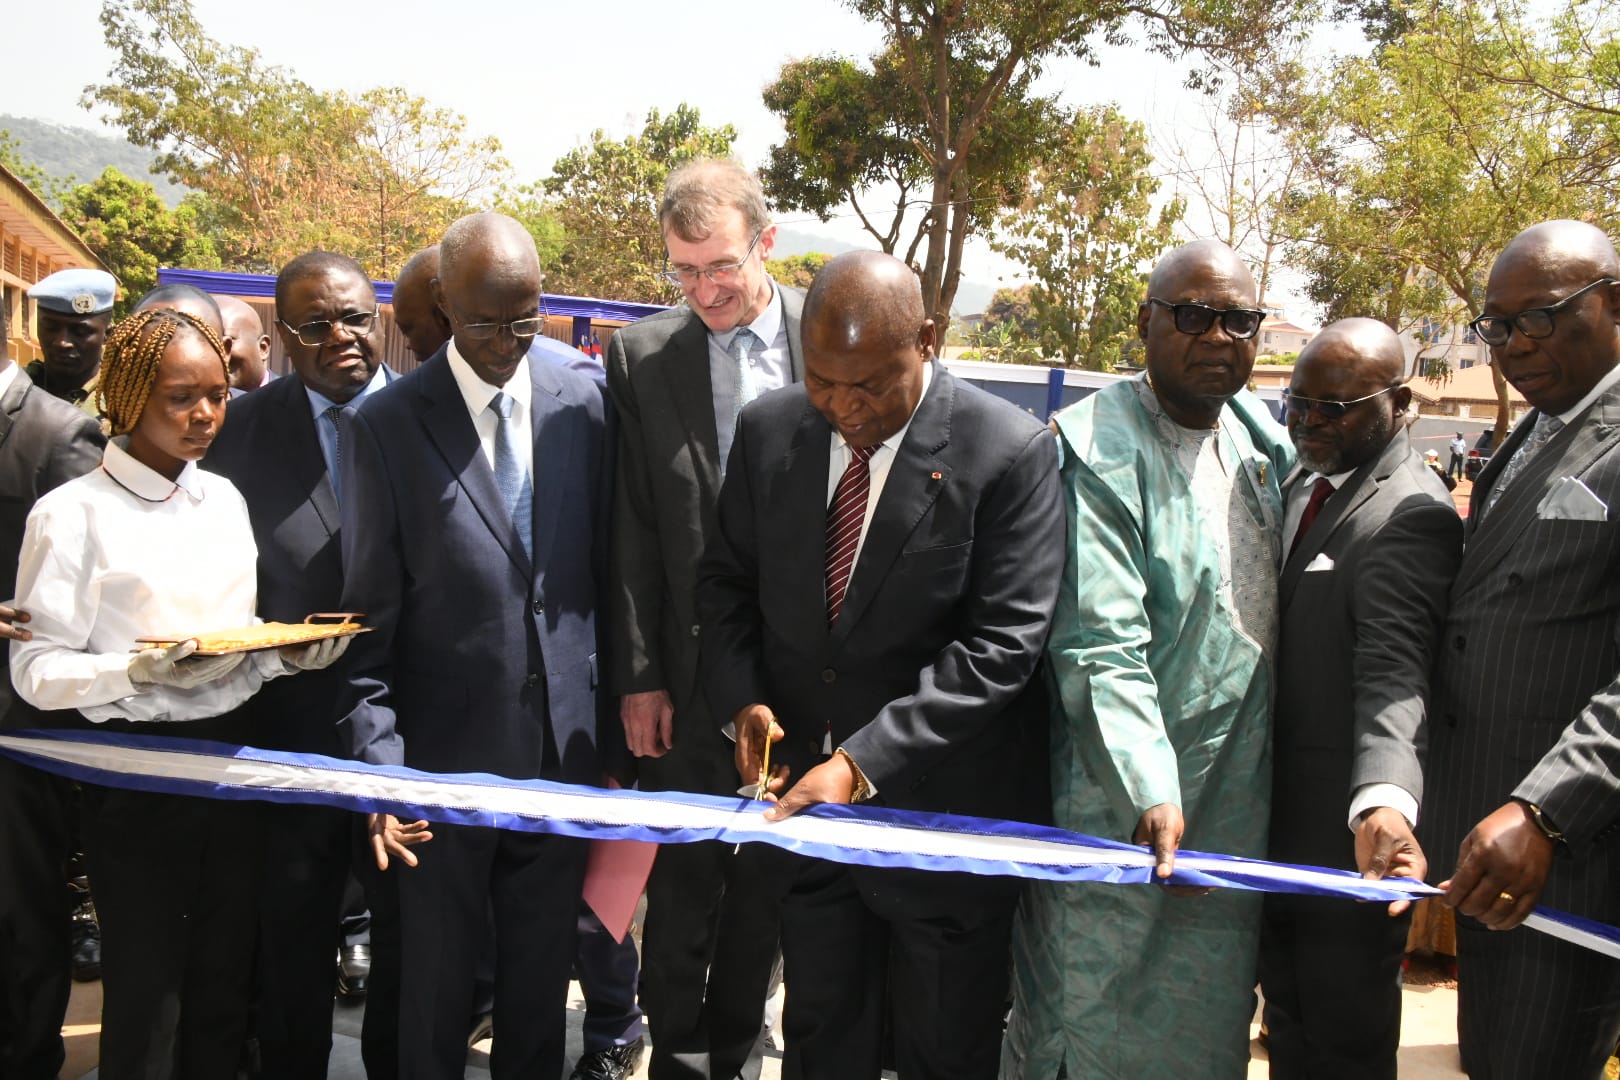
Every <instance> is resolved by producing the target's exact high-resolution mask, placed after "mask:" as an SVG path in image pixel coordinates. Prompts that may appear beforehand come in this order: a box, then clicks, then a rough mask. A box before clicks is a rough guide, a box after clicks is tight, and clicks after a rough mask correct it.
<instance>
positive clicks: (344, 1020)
mask: <svg viewBox="0 0 1620 1080" xmlns="http://www.w3.org/2000/svg"><path fill="white" fill-rule="evenodd" d="M1403 1004H1404V1011H1403V1013H1402V1021H1401V1052H1400V1075H1401V1080H1438V1078H1441V1077H1459V1076H1462V1075H1463V1073H1462V1071H1461V1069H1460V1068H1459V1066H1458V1060H1457V993H1456V991H1455V990H1452V989H1449V988H1447V987H1441V986H1408V987H1407V988H1406V990H1405V992H1404V1002H1403ZM100 1009H101V984H100V983H91V984H89V985H85V986H75V987H74V988H73V1002H72V1004H71V1006H70V1007H69V1009H68V1022H67V1027H66V1028H65V1029H64V1030H65V1031H66V1033H67V1041H68V1064H67V1068H65V1069H64V1070H63V1071H62V1076H63V1077H64V1078H66V1080H77V1078H79V1077H86V1076H88V1077H93V1076H95V1060H96V1058H95V1053H96V1035H97V1033H98V1032H99V1031H100V1026H99V1020H98V1017H99V1013H100ZM584 1010H585V1003H584V999H583V998H581V997H580V994H579V985H578V984H577V983H576V984H575V985H574V986H573V988H572V995H571V1000H570V1002H569V1013H568V1036H569V1048H568V1060H569V1062H570V1064H571V1063H572V1062H573V1060H574V1059H575V1058H576V1057H577V1056H578V1054H579V1040H580V1024H581V1022H582V1021H583V1019H584V1015H585V1011H584ZM363 1015H364V1013H363V1010H362V1009H361V1008H360V1007H358V1006H353V1007H351V1006H345V1005H339V1006H337V1008H336V1010H335V1011H334V1012H333V1015H332V1027H333V1031H334V1033H335V1034H334V1040H333V1041H334V1046H333V1050H332V1065H331V1073H330V1080H364V1078H365V1071H364V1070H363V1069H362V1068H361V1065H360V1041H359V1036H360V1019H361V1017H362V1016H363ZM1258 1034H1259V1024H1258V1022H1257V1023H1256V1024H1255V1026H1254V1028H1253V1029H1252V1030H1251V1031H1250V1035H1251V1037H1253V1036H1257V1035H1258ZM480 1049H481V1050H482V1051H484V1052H479V1051H474V1052H473V1053H471V1054H469V1055H468V1058H467V1075H468V1076H469V1077H475V1078H482V1077H487V1076H488V1075H489V1071H488V1065H489V1059H488V1057H487V1056H486V1053H487V1051H488V1049H489V1044H488V1043H483V1044H480ZM1250 1050H1251V1053H1252V1054H1253V1060H1252V1061H1250V1063H1249V1076H1250V1077H1251V1078H1264V1077H1266V1076H1268V1075H1269V1069H1268V1067H1267V1064H1266V1052H1265V1050H1264V1048H1262V1047H1261V1046H1260V1044H1259V1043H1258V1042H1252V1043H1251V1044H1250ZM646 1074H647V1068H646V1062H645V1060H643V1062H642V1067H641V1069H640V1070H639V1071H638V1072H637V1073H636V1074H635V1075H636V1076H637V1077H638V1078H643V1077H645V1076H646ZM1189 1075H1194V1073H1191V1072H1190V1073H1189ZM780 1076H781V1058H780V1055H779V1054H773V1055H772V1056H770V1057H768V1058H767V1059H766V1062H765V1069H764V1077H763V1080H779V1078H780Z"/></svg>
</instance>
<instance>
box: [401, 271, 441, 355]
mask: <svg viewBox="0 0 1620 1080" xmlns="http://www.w3.org/2000/svg"><path fill="white" fill-rule="evenodd" d="M438 276H439V245H438V244H434V245H433V246H432V247H426V248H423V249H422V250H421V251H418V252H417V253H416V254H415V255H412V256H411V257H410V259H409V260H407V261H406V263H405V265H404V266H403V267H402V268H401V269H400V271H399V277H398V278H396V279H395V281H394V325H396V326H398V327H399V332H400V333H402V334H404V335H405V342H406V344H408V345H409V346H410V348H411V352H412V353H414V354H415V356H416V358H417V359H418V360H426V359H427V358H428V357H430V356H432V355H433V354H434V353H436V352H438V351H439V349H440V347H441V346H443V345H444V343H445V342H447V341H449V340H450V320H449V319H447V318H445V316H444V312H442V311H440V310H439V305H438V304H437V303H435V302H434V299H433V279H434V278H436V277H438Z"/></svg>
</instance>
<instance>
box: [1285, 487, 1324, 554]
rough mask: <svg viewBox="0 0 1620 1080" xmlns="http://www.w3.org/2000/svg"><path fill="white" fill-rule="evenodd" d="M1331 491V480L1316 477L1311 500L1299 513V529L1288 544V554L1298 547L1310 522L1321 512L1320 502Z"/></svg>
mask: <svg viewBox="0 0 1620 1080" xmlns="http://www.w3.org/2000/svg"><path fill="white" fill-rule="evenodd" d="M1333 492H1334V487H1333V481H1331V480H1329V479H1328V478H1327V477H1325V476H1322V477H1318V478H1317V481H1316V485H1315V486H1314V487H1312V488H1311V501H1310V502H1308V503H1306V504H1305V512H1304V513H1303V514H1301V515H1299V531H1298V532H1296V533H1294V542H1293V543H1292V544H1289V545H1288V554H1289V555H1293V553H1294V549H1295V548H1297V547H1299V542H1300V541H1301V540H1302V539H1304V538H1305V534H1306V533H1307V532H1310V530H1311V522H1313V521H1315V520H1316V515H1317V514H1320V513H1321V512H1322V504H1323V503H1325V502H1327V501H1328V496H1330V495H1332V494H1333Z"/></svg>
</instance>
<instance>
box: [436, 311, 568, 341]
mask: <svg viewBox="0 0 1620 1080" xmlns="http://www.w3.org/2000/svg"><path fill="white" fill-rule="evenodd" d="M457 322H458V320H457V319H456V318H455V317H454V316H451V319H450V323H451V326H452V328H453V329H454V330H455V332H456V336H457V337H464V338H466V339H467V340H469V341H488V340H490V339H491V338H493V337H495V336H496V335H497V334H499V333H500V332H501V331H502V330H505V331H506V332H507V333H509V334H511V335H512V336H513V337H515V338H524V337H534V336H535V335H536V334H538V333H539V332H540V331H542V330H544V329H545V328H546V317H545V316H544V315H526V316H524V317H523V318H521V319H512V320H511V321H509V322H474V323H461V324H460V325H459V326H458V325H456V323H457Z"/></svg>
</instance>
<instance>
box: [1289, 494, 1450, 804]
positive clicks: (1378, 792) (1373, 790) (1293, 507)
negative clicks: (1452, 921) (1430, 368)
mask: <svg viewBox="0 0 1620 1080" xmlns="http://www.w3.org/2000/svg"><path fill="white" fill-rule="evenodd" d="M1355 472H1356V470H1355V469H1346V470H1344V471H1343V472H1338V473H1334V474H1333V475H1332V476H1329V477H1327V478H1326V479H1327V482H1328V483H1330V484H1332V485H1333V490H1334V491H1335V492H1337V491H1338V490H1339V489H1340V488H1342V487H1344V482H1345V481H1346V480H1348V479H1350V477H1352V476H1354V475H1355ZM1322 478H1323V474H1322V473H1315V472H1313V473H1307V474H1306V475H1305V476H1303V477H1301V478H1300V480H1299V482H1298V483H1297V484H1295V485H1294V489H1293V491H1292V492H1291V493H1290V494H1289V496H1288V511H1287V514H1286V516H1285V517H1284V518H1283V535H1284V536H1286V537H1289V539H1290V543H1292V541H1293V538H1294V534H1295V533H1297V532H1299V522H1300V519H1301V518H1302V517H1304V516H1305V504H1306V503H1308V502H1310V501H1311V489H1312V488H1314V487H1315V486H1316V482H1317V481H1318V480H1320V479H1322ZM1380 806H1387V807H1389V808H1390V809H1392V810H1395V811H1397V812H1399V813H1400V814H1401V816H1402V817H1404V818H1406V823H1407V824H1408V825H1411V826H1414V827H1415V826H1416V825H1417V819H1418V801H1417V799H1415V798H1413V797H1412V793H1411V792H1410V791H1407V790H1406V789H1405V788H1403V787H1401V786H1400V785H1399V784H1382V783H1380V784H1362V785H1361V786H1360V787H1358V788H1356V790H1355V792H1354V793H1352V795H1351V796H1350V817H1349V824H1350V831H1351V832H1354V831H1355V830H1356V826H1358V825H1360V824H1361V821H1360V818H1361V816H1362V815H1363V814H1365V813H1367V812H1368V811H1371V810H1376V809H1378V808H1379V807H1380Z"/></svg>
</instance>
